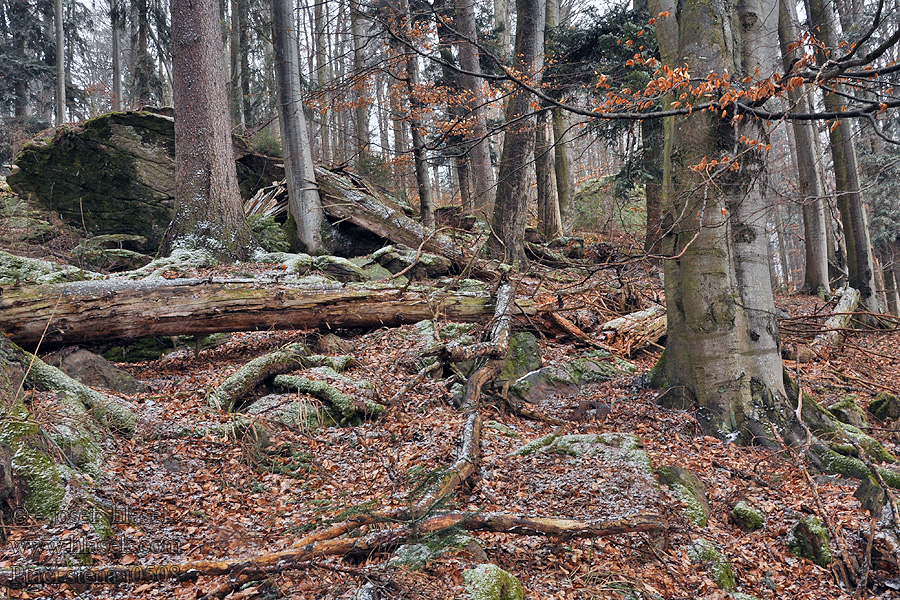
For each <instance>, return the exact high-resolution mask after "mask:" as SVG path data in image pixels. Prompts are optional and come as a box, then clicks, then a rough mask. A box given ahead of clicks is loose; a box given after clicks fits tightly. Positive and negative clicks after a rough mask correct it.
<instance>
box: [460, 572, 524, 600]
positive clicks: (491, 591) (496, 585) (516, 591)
mask: <svg viewBox="0 0 900 600" xmlns="http://www.w3.org/2000/svg"><path fill="white" fill-rule="evenodd" d="M463 583H464V584H465V586H466V594H468V596H469V600H524V598H525V590H524V588H523V587H522V583H521V582H520V581H519V580H518V579H516V577H515V576H514V575H513V574H512V573H509V572H507V571H504V570H503V569H501V568H500V567H498V566H497V565H492V564H487V563H485V564H480V565H478V566H477V567H475V568H474V569H467V570H465V571H463Z"/></svg>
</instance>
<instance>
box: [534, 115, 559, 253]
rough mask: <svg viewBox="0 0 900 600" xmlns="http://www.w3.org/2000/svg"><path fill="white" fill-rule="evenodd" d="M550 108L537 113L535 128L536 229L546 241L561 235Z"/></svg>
mask: <svg viewBox="0 0 900 600" xmlns="http://www.w3.org/2000/svg"><path fill="white" fill-rule="evenodd" d="M549 117H550V110H549V109H545V110H542V111H541V112H540V113H538V116H537V126H536V128H535V143H534V171H535V175H536V176H537V209H538V230H540V232H541V235H543V236H544V239H545V240H547V241H550V240H554V239H556V238H558V237H560V236H562V234H563V232H562V216H561V215H560V211H559V196H557V191H558V188H557V186H556V171H555V169H554V167H553V128H552V127H551V123H550V119H549Z"/></svg>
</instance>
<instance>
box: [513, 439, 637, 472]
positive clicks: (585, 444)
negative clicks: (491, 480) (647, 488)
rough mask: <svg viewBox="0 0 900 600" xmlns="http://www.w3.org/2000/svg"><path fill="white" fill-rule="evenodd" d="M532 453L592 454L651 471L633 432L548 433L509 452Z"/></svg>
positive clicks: (515, 453) (517, 454)
mask: <svg viewBox="0 0 900 600" xmlns="http://www.w3.org/2000/svg"><path fill="white" fill-rule="evenodd" d="M536 453H542V454H563V455H566V456H596V457H600V458H603V459H605V460H607V461H610V462H615V461H624V462H627V463H631V464H632V465H634V466H636V467H638V469H639V470H640V471H642V472H643V473H645V474H648V475H652V474H653V465H652V463H651V462H650V456H649V455H648V454H647V453H646V452H645V451H644V450H643V449H642V448H641V439H640V438H639V437H638V436H636V435H634V434H633V433H618V432H608V433H601V434H581V435H558V434H555V433H551V434H549V435H545V436H543V437H540V438H537V439H536V440H532V441H531V442H529V443H527V444H525V445H524V446H522V447H521V448H519V449H518V450H515V451H513V452H511V453H510V454H509V456H528V455H529V454H536Z"/></svg>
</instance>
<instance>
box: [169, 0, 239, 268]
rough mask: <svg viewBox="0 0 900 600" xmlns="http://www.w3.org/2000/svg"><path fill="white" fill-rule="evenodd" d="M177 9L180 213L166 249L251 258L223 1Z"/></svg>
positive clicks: (183, 0)
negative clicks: (225, 51)
mask: <svg viewBox="0 0 900 600" xmlns="http://www.w3.org/2000/svg"><path fill="white" fill-rule="evenodd" d="M171 6H172V52H173V61H172V64H173V70H174V73H173V78H174V96H175V97H174V101H175V217H174V219H173V220H172V223H171V224H170V225H169V230H168V231H167V232H166V239H165V241H164V243H163V247H164V248H165V249H166V251H167V252H168V251H171V250H172V249H173V248H174V247H175V246H178V245H184V246H186V247H191V248H203V249H205V250H208V251H209V252H211V253H212V254H213V255H214V256H216V257H217V258H219V259H222V260H234V259H240V258H246V257H247V256H248V255H249V250H250V246H251V240H252V234H251V233H250V227H249V226H248V225H247V220H246V218H245V216H244V210H243V206H242V204H241V196H240V192H239V190H238V184H237V170H236V168H235V163H234V151H233V149H232V142H231V122H230V119H229V116H228V114H229V113H228V97H227V92H226V89H225V80H226V77H225V57H224V55H223V53H222V43H221V29H220V25H219V6H218V2H216V1H215V0H171Z"/></svg>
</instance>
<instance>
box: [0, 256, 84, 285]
mask: <svg viewBox="0 0 900 600" xmlns="http://www.w3.org/2000/svg"><path fill="white" fill-rule="evenodd" d="M100 277H102V275H100V274H98V273H91V272H90V271H83V270H81V269H79V268H77V267H73V266H70V265H58V264H56V263H52V262H49V261H46V260H39V259H37V258H25V257H22V256H16V255H14V254H10V253H9V252H4V251H2V250H0V285H19V284H23V283H64V282H66V281H84V280H87V279H97V278H100Z"/></svg>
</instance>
